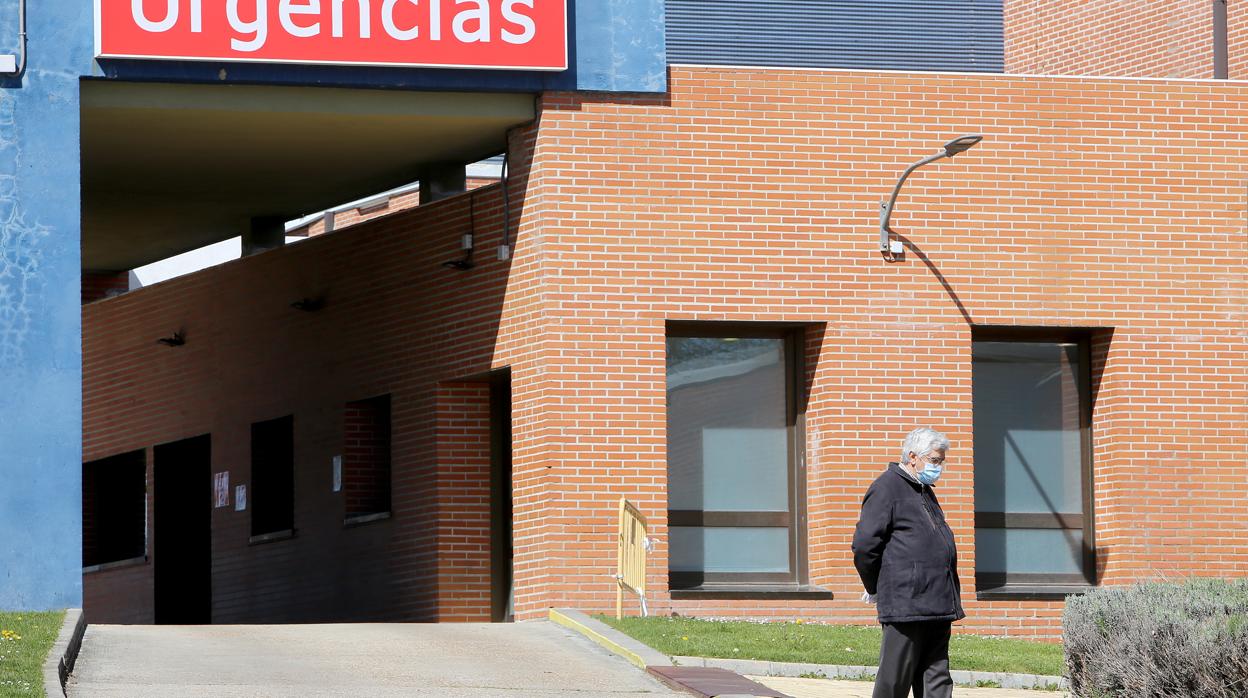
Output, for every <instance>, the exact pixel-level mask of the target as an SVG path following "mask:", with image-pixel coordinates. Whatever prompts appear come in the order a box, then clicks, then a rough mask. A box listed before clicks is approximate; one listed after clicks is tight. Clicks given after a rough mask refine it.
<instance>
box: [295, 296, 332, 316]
mask: <svg viewBox="0 0 1248 698" xmlns="http://www.w3.org/2000/svg"><path fill="white" fill-rule="evenodd" d="M290 307H292V308H294V309H295V310H302V311H304V312H305V313H315V312H316V311H318V310H320V309H321V308H324V307H325V297H324V296H317V297H316V298H300V299H299V300H297V301H295V302H294V303H291V304H290Z"/></svg>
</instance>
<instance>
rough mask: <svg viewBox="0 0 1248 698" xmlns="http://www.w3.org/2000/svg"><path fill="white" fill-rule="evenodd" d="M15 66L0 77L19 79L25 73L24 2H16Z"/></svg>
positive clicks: (22, 0)
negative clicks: (16, 41)
mask: <svg viewBox="0 0 1248 698" xmlns="http://www.w3.org/2000/svg"><path fill="white" fill-rule="evenodd" d="M17 39H18V49H17V64H16V65H14V66H13V70H11V71H4V72H2V73H0V75H9V76H13V77H19V78H20V77H21V76H22V75H23V74H24V73H25V72H26V0H17Z"/></svg>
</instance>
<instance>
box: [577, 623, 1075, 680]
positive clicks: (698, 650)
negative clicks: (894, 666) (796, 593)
mask: <svg viewBox="0 0 1248 698" xmlns="http://www.w3.org/2000/svg"><path fill="white" fill-rule="evenodd" d="M597 618H598V619H599V620H601V621H603V622H605V623H607V624H608V625H610V626H612V627H613V628H616V629H617V630H620V631H622V632H624V633H625V634H627V635H631V636H632V637H634V638H636V639H638V640H640V641H642V642H644V643H645V644H647V645H649V646H651V647H653V648H655V649H656V650H658V651H660V652H662V653H664V654H666V655H669V656H672V655H683V656H688V657H726V658H730V659H762V660H767V661H773V662H803V663H811V664H848V665H858V666H875V665H876V664H878V663H879V657H880V629H879V628H878V627H871V628H862V627H855V626H847V625H812V624H810V623H799V622H789V623H747V622H720V621H706V620H696V619H692V618H658V617H652V618H633V617H630V618H624V619H623V620H616V619H615V618H614V617H613V616H597ZM949 668H951V669H963V670H966V671H997V672H1006V673H1018V674H1043V675H1047V676H1061V674H1062V670H1063V660H1062V646H1061V645H1058V644H1050V643H1044V642H1028V641H1026V640H1002V639H997V638H988V637H974V636H970V635H954V636H953V639H952V640H951V641H950V643H949Z"/></svg>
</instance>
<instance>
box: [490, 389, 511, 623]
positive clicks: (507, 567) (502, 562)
mask: <svg viewBox="0 0 1248 698" xmlns="http://www.w3.org/2000/svg"><path fill="white" fill-rule="evenodd" d="M512 619H513V613H512V542H511V371H510V370H504V371H500V372H499V373H497V374H495V375H494V376H491V380H490V620H492V621H494V622H496V623H509V622H511V621H512Z"/></svg>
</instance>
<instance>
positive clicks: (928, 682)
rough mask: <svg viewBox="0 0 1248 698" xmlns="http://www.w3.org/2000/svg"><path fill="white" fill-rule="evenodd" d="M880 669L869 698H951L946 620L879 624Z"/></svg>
mask: <svg viewBox="0 0 1248 698" xmlns="http://www.w3.org/2000/svg"><path fill="white" fill-rule="evenodd" d="M881 625H882V626H883V628H884V641H883V643H881V644H880V670H879V672H878V673H877V674H876V675H875V691H874V692H873V693H872V694H871V698H906V694H908V693H909V692H910V689H911V688H913V689H914V698H950V697H951V696H952V695H953V679H951V678H949V626H950V625H952V623H951V622H950V621H947V620H934V621H922V622H918V623H882V624H881Z"/></svg>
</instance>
